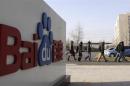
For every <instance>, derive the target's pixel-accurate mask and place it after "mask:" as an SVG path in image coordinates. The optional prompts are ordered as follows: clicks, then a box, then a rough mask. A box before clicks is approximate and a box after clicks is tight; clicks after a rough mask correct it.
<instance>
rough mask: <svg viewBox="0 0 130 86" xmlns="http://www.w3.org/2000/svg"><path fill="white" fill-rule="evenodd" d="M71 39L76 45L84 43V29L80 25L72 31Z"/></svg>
mask: <svg viewBox="0 0 130 86" xmlns="http://www.w3.org/2000/svg"><path fill="white" fill-rule="evenodd" d="M71 37H72V39H73V41H74V42H75V43H76V44H79V42H80V41H82V38H83V28H82V27H81V25H80V24H78V26H77V28H75V29H74V31H72V33H71Z"/></svg>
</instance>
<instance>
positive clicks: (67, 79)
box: [53, 75, 70, 86]
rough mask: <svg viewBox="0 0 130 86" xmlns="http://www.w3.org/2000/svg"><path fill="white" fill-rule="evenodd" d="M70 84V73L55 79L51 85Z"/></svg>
mask: <svg viewBox="0 0 130 86" xmlns="http://www.w3.org/2000/svg"><path fill="white" fill-rule="evenodd" d="M69 84H70V75H64V76H62V77H61V78H59V79H58V80H56V83H55V84H54V85H53V86H69Z"/></svg>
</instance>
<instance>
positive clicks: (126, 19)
mask: <svg viewBox="0 0 130 86" xmlns="http://www.w3.org/2000/svg"><path fill="white" fill-rule="evenodd" d="M120 41H124V44H125V45H126V46H130V13H126V14H120V15H119V16H118V17H117V20H116V24H115V43H114V44H115V45H117V44H118V43H119V42H120Z"/></svg>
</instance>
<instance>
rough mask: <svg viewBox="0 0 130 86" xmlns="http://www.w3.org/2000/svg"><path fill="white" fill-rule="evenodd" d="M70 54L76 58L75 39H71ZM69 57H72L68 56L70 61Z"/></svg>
mask: <svg viewBox="0 0 130 86" xmlns="http://www.w3.org/2000/svg"><path fill="white" fill-rule="evenodd" d="M70 54H71V56H73V57H74V60H76V58H75V51H74V42H73V41H71V47H70ZM69 59H70V56H69V57H68V61H69Z"/></svg>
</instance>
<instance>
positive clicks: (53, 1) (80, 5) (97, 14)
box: [44, 0, 130, 42]
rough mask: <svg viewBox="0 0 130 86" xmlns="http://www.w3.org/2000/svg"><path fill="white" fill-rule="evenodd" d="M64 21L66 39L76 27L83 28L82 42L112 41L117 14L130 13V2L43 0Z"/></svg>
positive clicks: (128, 0)
mask: <svg viewBox="0 0 130 86" xmlns="http://www.w3.org/2000/svg"><path fill="white" fill-rule="evenodd" d="M44 1H45V2H46V3H48V4H49V6H51V7H52V8H53V9H54V10H55V11H56V12H57V14H59V15H60V16H61V17H62V18H63V19H64V20H65V21H66V39H70V40H71V39H72V38H71V36H72V35H70V34H72V32H74V31H75V29H76V28H77V26H78V25H79V24H80V26H81V27H82V28H83V31H82V32H83V39H82V40H83V42H87V41H88V40H91V41H94V42H98V41H107V42H112V41H113V40H114V31H115V28H114V26H115V22H116V18H117V16H118V15H119V14H124V13H127V12H130V0H44Z"/></svg>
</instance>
